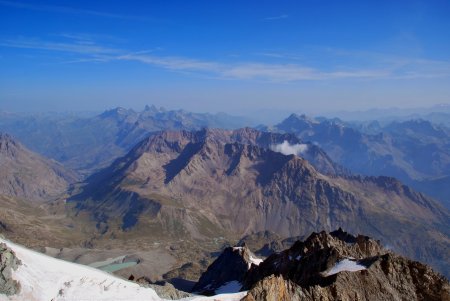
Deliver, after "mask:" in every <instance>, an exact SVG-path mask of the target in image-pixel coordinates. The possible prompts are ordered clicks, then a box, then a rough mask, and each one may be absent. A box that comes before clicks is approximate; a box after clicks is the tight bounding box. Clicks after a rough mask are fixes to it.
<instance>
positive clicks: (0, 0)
mask: <svg viewBox="0 0 450 301" xmlns="http://www.w3.org/2000/svg"><path fill="white" fill-rule="evenodd" d="M0 6H7V7H13V8H18V9H27V10H35V11H44V12H51V13H63V14H81V15H91V16H97V17H105V18H114V19H130V20H131V19H132V20H141V21H145V20H149V18H143V17H139V16H130V15H122V14H115V13H110V12H104V11H97V10H89V9H81V8H75V7H69V6H59V5H46V4H35V3H26V2H20V1H7V0H0Z"/></svg>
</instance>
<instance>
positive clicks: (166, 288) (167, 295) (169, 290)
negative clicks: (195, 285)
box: [130, 277, 192, 300]
mask: <svg viewBox="0 0 450 301" xmlns="http://www.w3.org/2000/svg"><path fill="white" fill-rule="evenodd" d="M130 280H133V279H130ZM136 282H137V283H139V284H140V285H142V286H144V287H150V288H152V289H153V290H154V291H155V292H156V294H157V295H158V296H159V297H160V298H163V299H169V300H178V299H182V298H188V297H191V296H192V294H189V293H186V292H183V291H180V290H177V289H176V288H175V287H174V286H173V285H172V284H170V283H169V282H166V281H160V282H151V281H150V280H149V279H147V278H145V277H141V278H139V279H137V280H136Z"/></svg>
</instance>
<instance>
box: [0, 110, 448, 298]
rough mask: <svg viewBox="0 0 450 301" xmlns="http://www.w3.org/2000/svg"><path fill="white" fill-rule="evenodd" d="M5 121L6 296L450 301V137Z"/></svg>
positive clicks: (200, 120)
mask: <svg viewBox="0 0 450 301" xmlns="http://www.w3.org/2000/svg"><path fill="white" fill-rule="evenodd" d="M0 115H1V116H2V118H1V121H0V131H2V132H3V133H2V134H0V176H1V177H0V203H1V208H2V209H1V210H0V231H1V234H2V235H3V238H2V239H1V244H0V263H1V271H2V274H1V277H0V293H1V294H3V295H0V298H3V299H5V300H74V299H77V298H78V299H80V298H83V297H85V298H87V299H93V300H109V299H108V298H112V297H114V296H115V297H117V298H119V297H120V298H127V296H128V298H131V299H133V298H134V299H136V300H137V299H139V298H140V299H139V300H141V299H142V300H161V299H186V300H210V298H211V300H240V299H242V300H248V301H250V300H406V299H407V300H447V301H448V300H450V296H449V291H450V285H449V282H448V280H447V279H446V278H445V277H449V276H450V261H449V258H450V211H449V209H448V200H449V197H450V196H449V194H448V193H447V192H448V189H447V190H446V187H447V186H448V185H447V184H446V183H447V182H448V181H446V179H447V178H448V177H449V176H450V174H449V173H448V171H449V170H450V142H449V141H450V129H448V128H447V127H446V125H445V124H442V123H441V124H436V123H433V121H432V120H425V119H411V120H404V121H401V122H397V121H394V122H386V121H383V122H381V121H379V122H378V121H372V122H362V121H361V122H356V121H342V120H339V119H327V118H308V117H306V116H304V115H302V116H300V115H295V114H293V115H291V116H290V117H289V118H287V119H286V120H284V121H282V122H281V123H279V124H278V125H274V126H264V125H260V126H257V127H254V128H252V127H245V126H254V125H255V124H254V123H252V122H251V121H250V120H249V119H246V118H242V117H234V116H229V115H226V114H215V115H213V114H200V113H190V112H186V111H167V110H164V109H157V108H155V107H153V106H152V107H149V106H147V107H146V108H145V110H144V111H142V112H135V111H133V110H129V109H123V108H116V109H113V110H108V111H105V112H104V113H102V114H99V115H90V114H87V115H85V116H78V115H72V114H67V115H65V114H63V115H53V114H44V115H27V114H25V115H24V114H13V113H6V112H3V113H1V114H0ZM447 188H448V187H447ZM342 229H344V230H345V231H347V232H345V231H344V230H342ZM30 249H33V250H34V251H32V250H30ZM35 251H38V252H35ZM52 257H53V258H52ZM59 259H63V260H65V261H61V260H59ZM66 261H71V262H72V263H69V262H66ZM83 265H84V266H83ZM86 266H90V267H86ZM99 270H102V271H103V272H102V271H99ZM111 274H114V275H111ZM39 277H41V278H43V279H45V280H42V282H41V285H40V284H38V283H39ZM118 277H119V278H122V279H119V278H118ZM58 279H59V280H58ZM132 282H134V283H132ZM51 283H55V285H54V287H52V286H51V285H50V284H51ZM377 290H378V291H377ZM88 292H89V293H88ZM112 292H115V293H112ZM111 294H112V295H111ZM115 294H116V295H115ZM202 295H207V296H214V295H216V296H215V297H204V296H202ZM374 296H376V297H374Z"/></svg>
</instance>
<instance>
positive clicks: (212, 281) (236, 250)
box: [192, 246, 261, 295]
mask: <svg viewBox="0 0 450 301" xmlns="http://www.w3.org/2000/svg"><path fill="white" fill-rule="evenodd" d="M260 261H261V260H260V259H258V258H257V257H256V256H255V255H254V254H253V253H252V252H251V251H250V250H249V249H248V248H246V247H245V246H242V247H228V248H226V249H225V250H224V251H223V252H222V254H221V255H220V256H219V257H218V258H217V259H216V260H215V261H214V262H213V263H212V264H211V265H210V266H209V267H208V269H207V270H206V272H205V273H203V274H202V276H201V277H200V279H199V281H198V282H197V283H196V284H195V286H194V287H193V289H192V291H193V292H197V293H200V294H203V295H214V294H215V292H216V290H217V289H218V288H220V287H222V286H224V285H226V284H227V283H230V282H232V281H236V282H238V283H242V281H243V280H244V276H245V275H246V273H247V271H248V270H249V269H250V268H251V267H252V266H257V265H258V264H259V263H260Z"/></svg>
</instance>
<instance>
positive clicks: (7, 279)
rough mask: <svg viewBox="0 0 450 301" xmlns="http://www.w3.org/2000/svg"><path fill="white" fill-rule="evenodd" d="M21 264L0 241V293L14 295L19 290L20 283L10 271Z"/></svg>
mask: <svg viewBox="0 0 450 301" xmlns="http://www.w3.org/2000/svg"><path fill="white" fill-rule="evenodd" d="M20 264H21V262H20V260H18V259H17V258H16V256H15V254H14V252H13V251H12V250H11V249H9V248H8V247H7V246H6V245H5V244H4V243H0V294H4V295H14V294H16V293H18V292H19V290H20V284H19V283H18V282H17V281H15V280H13V279H12V277H11V273H12V271H13V270H17V267H18V266H19V265H20Z"/></svg>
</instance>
